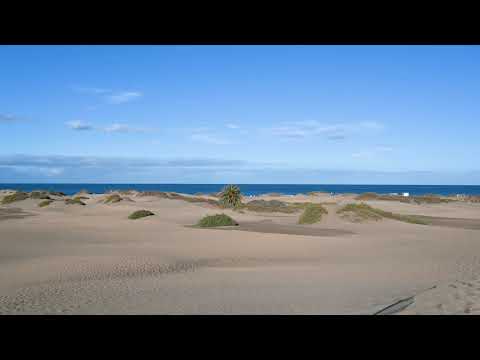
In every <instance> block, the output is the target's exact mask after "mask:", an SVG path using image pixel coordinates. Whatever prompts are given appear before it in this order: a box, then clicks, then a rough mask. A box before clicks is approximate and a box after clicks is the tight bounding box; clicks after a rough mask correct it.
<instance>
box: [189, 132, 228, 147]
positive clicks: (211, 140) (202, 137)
mask: <svg viewBox="0 0 480 360" xmlns="http://www.w3.org/2000/svg"><path fill="white" fill-rule="evenodd" d="M191 139H192V140H194V141H198V142H202V143H205V144H213V145H228V144H230V142H229V141H228V140H225V139H222V138H220V137H218V136H215V135H212V134H193V135H191Z"/></svg>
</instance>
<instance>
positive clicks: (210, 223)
mask: <svg viewBox="0 0 480 360" xmlns="http://www.w3.org/2000/svg"><path fill="white" fill-rule="evenodd" d="M236 225H238V223H237V222H236V221H235V220H233V219H232V218H231V217H230V216H228V215H225V214H216V215H207V216H205V217H203V218H202V219H201V220H200V221H199V222H198V223H197V226H199V227H216V226H236Z"/></svg>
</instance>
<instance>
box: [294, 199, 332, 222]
mask: <svg viewBox="0 0 480 360" xmlns="http://www.w3.org/2000/svg"><path fill="white" fill-rule="evenodd" d="M324 214H328V211H327V209H325V208H324V207H323V206H322V205H320V204H308V205H307V206H306V207H305V210H304V211H303V213H302V215H300V218H299V219H298V223H299V224H314V223H316V222H319V221H320V220H321V219H322V215H324Z"/></svg>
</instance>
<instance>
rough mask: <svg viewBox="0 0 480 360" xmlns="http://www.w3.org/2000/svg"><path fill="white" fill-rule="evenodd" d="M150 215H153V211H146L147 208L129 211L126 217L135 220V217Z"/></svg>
mask: <svg viewBox="0 0 480 360" xmlns="http://www.w3.org/2000/svg"><path fill="white" fill-rule="evenodd" d="M152 215H155V214H154V213H153V212H151V211H148V210H137V211H135V212H133V213H131V214H130V215H129V216H128V218H129V219H131V220H136V219H140V218H143V217H146V216H152Z"/></svg>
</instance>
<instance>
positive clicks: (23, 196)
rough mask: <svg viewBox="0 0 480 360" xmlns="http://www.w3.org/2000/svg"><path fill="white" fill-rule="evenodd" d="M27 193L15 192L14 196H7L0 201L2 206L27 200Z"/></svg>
mask: <svg viewBox="0 0 480 360" xmlns="http://www.w3.org/2000/svg"><path fill="white" fill-rule="evenodd" d="M28 197H29V196H28V193H26V192H23V191H17V192H16V193H14V194H11V195H7V196H5V197H4V198H3V199H2V204H11V203H13V202H15V201H22V200H26V199H28Z"/></svg>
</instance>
